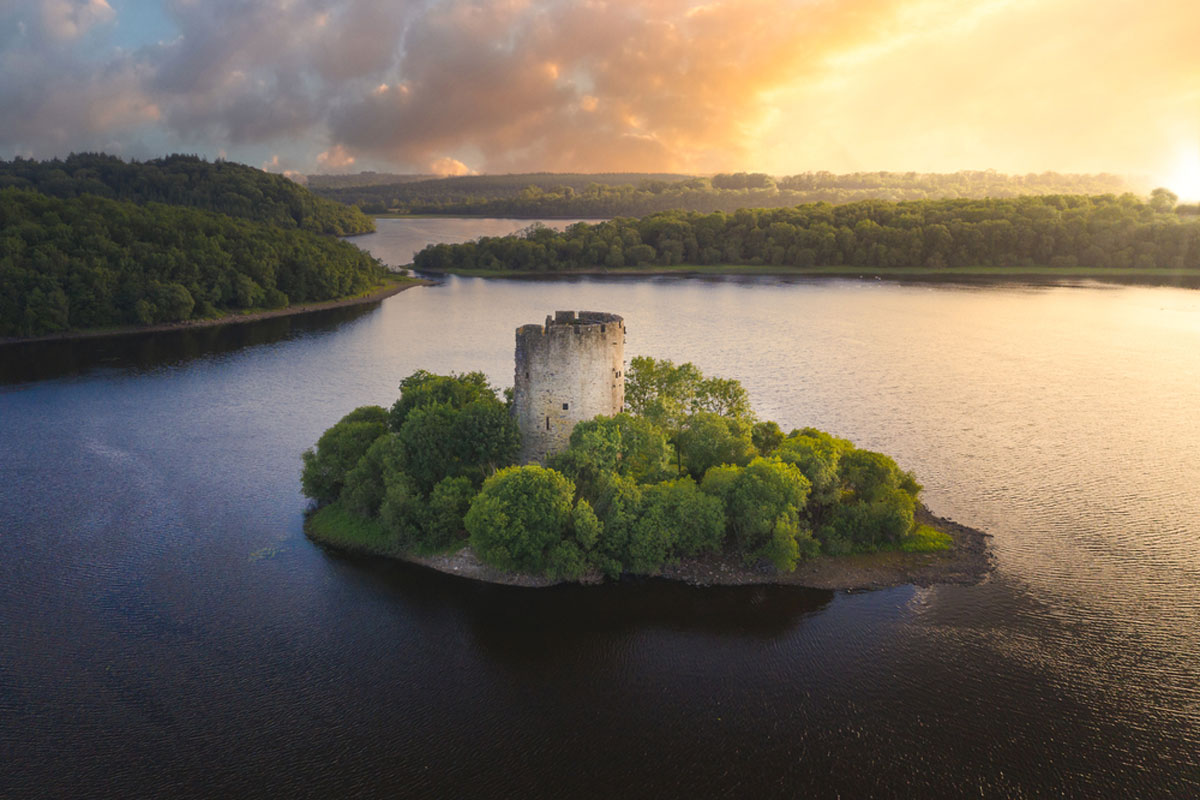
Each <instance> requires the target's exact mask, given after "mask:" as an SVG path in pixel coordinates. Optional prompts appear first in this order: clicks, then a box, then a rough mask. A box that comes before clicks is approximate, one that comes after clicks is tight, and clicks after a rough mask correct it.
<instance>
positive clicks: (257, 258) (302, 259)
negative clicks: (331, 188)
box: [0, 188, 384, 336]
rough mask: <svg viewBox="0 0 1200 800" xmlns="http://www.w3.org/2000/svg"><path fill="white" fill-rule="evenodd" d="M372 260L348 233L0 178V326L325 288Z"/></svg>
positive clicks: (307, 294) (9, 330)
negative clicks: (49, 191)
mask: <svg viewBox="0 0 1200 800" xmlns="http://www.w3.org/2000/svg"><path fill="white" fill-rule="evenodd" d="M383 274H384V268H383V266H382V265H381V264H380V263H379V262H378V261H377V260H376V259H375V258H373V257H371V256H370V255H368V254H367V253H365V252H363V251H362V250H360V249H359V248H357V247H355V246H354V245H352V244H349V243H348V242H343V241H339V240H337V239H335V238H333V237H330V236H322V235H318V234H316V233H312V232H309V231H307V230H297V229H294V228H293V229H286V228H282V227H279V226H277V225H272V224H267V223H264V222H253V221H250V220H247V219H235V218H233V217H230V216H226V215H224V214H217V213H213V212H210V211H201V210H199V209H196V208H186V207H182V206H172V205H164V204H161V203H147V204H144V205H135V204H133V203H129V202H124V201H118V200H110V199H107V198H104V197H100V196H97V195H95V194H81V195H79V196H77V197H69V198H63V197H51V196H49V195H46V194H42V193H40V192H36V191H32V190H29V189H17V188H7V189H0V336H37V335H41V334H47V333H56V332H60V331H68V330H74V329H81V328H98V327H109V326H117V325H146V324H152V323H163V322H180V321H184V320H189V319H200V318H204V317H212V316H216V315H217V314H219V313H221V312H225V311H233V310H243V309H255V308H281V307H284V306H287V305H289V304H292V303H304V302H315V301H322V300H332V299H335V298H340V297H346V296H349V295H354V294H358V293H360V292H364V291H366V290H368V289H370V288H372V287H373V286H375V285H377V284H378V283H379V282H380V280H381V278H382V277H383Z"/></svg>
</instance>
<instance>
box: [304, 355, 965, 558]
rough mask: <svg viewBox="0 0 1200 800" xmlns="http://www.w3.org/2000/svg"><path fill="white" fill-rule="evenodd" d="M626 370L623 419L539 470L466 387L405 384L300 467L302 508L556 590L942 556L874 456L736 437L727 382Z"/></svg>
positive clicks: (902, 476) (487, 390)
mask: <svg viewBox="0 0 1200 800" xmlns="http://www.w3.org/2000/svg"><path fill="white" fill-rule="evenodd" d="M633 361H634V363H635V364H636V365H637V369H636V370H631V371H630V388H631V389H632V392H631V394H630V398H631V402H630V410H629V411H627V412H623V413H621V414H618V415H616V416H613V417H605V416H600V417H596V418H595V419H592V420H586V421H583V422H580V423H579V424H577V425H576V426H575V429H574V430H573V431H572V433H571V437H570V441H569V444H568V446H567V448H566V449H565V450H564V451H563V452H562V453H559V454H558V455H556V456H555V457H554V458H552V459H551V461H550V465H549V466H548V467H543V466H539V465H525V466H516V465H513V464H512V461H513V459H514V458H515V457H516V454H517V452H518V450H519V447H518V445H519V442H518V434H517V431H516V428H515V424H514V423H513V421H512V417H511V416H510V415H509V413H508V412H509V409H508V407H507V405H506V404H505V403H503V402H501V401H500V399H499V397H498V396H497V393H496V390H495V389H494V388H492V387H491V386H489V385H488V384H487V380H486V378H485V377H484V376H483V375H482V374H480V373H466V374H452V375H434V374H432V373H429V372H425V371H423V370H420V371H417V372H415V373H413V374H412V375H409V376H408V377H407V378H405V379H404V380H403V381H401V384H400V386H401V390H402V394H401V396H400V398H399V399H398V400H397V401H396V403H395V404H394V405H393V406H392V410H391V411H390V412H385V411H384V410H383V409H382V408H380V407H377V406H369V407H364V408H361V409H357V410H355V411H354V412H351V413H350V414H349V415H347V416H346V417H344V418H343V419H342V420H341V421H340V422H338V423H337V424H336V425H334V426H333V427H332V428H330V429H329V430H328V431H326V433H325V434H324V435H323V436H322V437H321V439H320V440H319V441H318V443H317V447H316V449H315V451H314V450H310V451H308V452H306V453H305V454H304V456H303V459H304V473H303V477H302V484H303V487H304V491H305V494H307V495H308V496H309V497H311V498H312V499H313V500H314V501H316V502H317V504H318V505H330V504H337V505H339V506H340V507H341V508H342V509H344V510H347V511H349V512H351V513H352V514H355V515H358V517H360V518H362V519H366V520H377V521H378V523H379V530H381V531H384V534H383V535H385V536H388V537H391V538H390V539H389V540H388V541H389V542H391V543H392V544H394V545H397V546H400V547H401V548H403V549H408V550H415V551H418V552H423V551H431V550H439V549H445V548H448V547H461V546H463V545H464V544H466V543H468V542H469V543H470V545H471V547H472V548H473V549H474V551H475V553H476V555H477V556H478V557H479V558H480V559H481V560H482V561H484V562H485V563H488V564H490V565H492V566H495V567H497V568H499V569H504V570H510V571H519V572H525V573H536V574H544V575H548V576H550V577H555V578H566V579H577V578H580V577H583V576H585V575H588V574H605V575H608V576H610V577H616V576H619V575H621V574H623V573H631V574H641V575H653V574H655V573H657V572H659V571H660V570H661V569H663V567H664V566H666V565H668V564H672V563H676V562H678V561H680V560H681V559H694V558H706V557H714V556H718V555H719V554H722V553H725V554H729V555H733V556H736V557H740V559H741V560H742V561H743V562H744V563H745V564H746V565H750V566H754V565H770V567H773V568H774V569H776V570H780V571H789V570H792V569H794V568H795V567H796V565H797V564H798V563H799V562H800V561H801V560H803V559H806V558H812V557H814V556H816V555H818V554H822V553H824V554H829V555H840V554H845V553H850V552H858V551H872V550H878V549H880V548H890V549H904V548H914V547H917V545H919V548H918V549H931V548H933V549H936V548H938V547H944V546H945V539H944V537H943V538H941V539H936V538H934V539H931V538H930V537H929V536H924V538H922V539H921V541H920V542H917V541H916V539H915V538H914V537H918V536H919V534H918V533H917V526H916V525H915V522H914V519H915V518H914V512H915V508H916V503H917V497H918V495H919V493H920V491H921V487H920V485H919V484H918V483H917V482H916V480H915V478H914V477H913V476H912V474H911V473H908V472H905V471H903V470H901V469H900V467H899V466H897V464H896V462H895V461H893V460H892V459H891V458H889V457H888V456H886V455H883V454H882V453H874V452H871V451H867V450H861V449H858V448H856V447H855V446H854V445H853V444H852V443H851V442H849V441H847V440H845V439H839V438H836V437H833V436H831V435H829V434H828V433H824V432H822V431H818V430H816V429H813V428H804V429H801V430H795V431H792V432H791V433H789V434H787V435H786V436H785V435H784V434H783V432H782V430H781V429H780V428H779V426H778V425H777V424H775V423H773V422H770V421H757V422H756V421H754V417H753V414H752V412H751V411H750V405H749V400H748V399H747V397H746V393H745V390H744V389H743V388H742V386H741V385H740V384H739V383H738V382H737V381H734V380H728V379H717V378H706V377H705V376H704V375H703V374H702V373H701V372H700V370H698V369H697V368H696V367H695V366H694V365H692V364H682V365H679V366H676V365H674V364H672V363H671V362H670V361H657V360H655V359H652V358H635V359H633ZM714 408H719V409H723V411H724V413H722V412H721V411H716V410H712V409H714ZM664 410H669V413H668V412H667V411H664ZM639 412H640V413H639Z"/></svg>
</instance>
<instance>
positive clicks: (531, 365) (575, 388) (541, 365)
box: [513, 311, 625, 464]
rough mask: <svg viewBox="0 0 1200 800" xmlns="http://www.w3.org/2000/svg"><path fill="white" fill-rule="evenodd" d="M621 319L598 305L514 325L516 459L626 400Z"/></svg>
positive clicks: (530, 456) (544, 454)
mask: <svg viewBox="0 0 1200 800" xmlns="http://www.w3.org/2000/svg"><path fill="white" fill-rule="evenodd" d="M624 370H625V321H624V320H623V319H622V318H621V317H619V316H617V315H616V314H606V313H603V312H600V311H580V312H579V313H578V314H576V313H575V312H574V311H556V312H555V313H554V316H553V317H546V324H545V325H522V326H521V327H519V328H517V352H516V373H515V376H514V380H513V414H514V415H516V418H517V425H518V427H519V428H520V429H521V456H520V463H522V464H529V463H531V462H537V463H544V462H545V461H546V459H547V458H548V457H549V456H552V455H554V454H555V453H558V452H561V451H562V450H564V449H566V446H567V442H568V440H569V439H570V438H571V430H572V429H573V428H574V427H575V423H577V422H582V421H583V420H587V419H591V418H592V417H595V416H596V415H598V414H605V415H608V416H612V415H613V414H619V413H621V408H622V407H623V406H624V405H625V372H624Z"/></svg>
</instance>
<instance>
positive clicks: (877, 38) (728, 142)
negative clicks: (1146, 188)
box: [0, 0, 1200, 173]
mask: <svg viewBox="0 0 1200 800" xmlns="http://www.w3.org/2000/svg"><path fill="white" fill-rule="evenodd" d="M160 1H161V2H162V4H163V16H164V19H165V20H167V21H168V22H169V25H170V26H171V27H173V28H174V29H175V31H176V32H177V33H176V35H174V36H168V37H162V36H161V26H160V28H159V29H158V31H159V33H158V34H156V35H155V36H156V39H155V40H154V41H149V40H147V41H144V42H142V43H141V44H140V45H139V46H132V47H131V46H128V42H127V40H122V41H125V42H126V46H125V47H123V48H121V47H116V46H115V45H114V44H113V42H115V41H116V39H115V38H113V37H114V36H115V34H114V31H116V30H117V29H118V28H121V29H122V30H126V31H128V30H132V29H133V28H131V27H130V26H128V25H126V26H125V27H123V28H122V24H123V22H125V21H124V20H122V19H120V18H119V17H120V15H121V13H122V10H123V9H124V8H126V6H125V5H124V4H122V3H116V4H114V5H110V2H109V0H27V1H26V2H20V3H17V2H14V0H8V2H2V1H0V67H2V70H0V107H2V108H3V109H4V114H2V115H0V153H16V152H22V153H24V152H30V151H32V152H35V153H36V155H38V156H39V157H44V156H48V155H56V154H63V153H65V152H69V151H70V150H78V149H87V148H96V147H106V148H108V147H110V146H111V145H113V144H114V143H115V144H117V145H118V146H123V147H127V148H128V147H132V146H134V143H136V142H141V141H152V142H154V143H156V146H157V147H158V148H160V149H169V148H176V149H183V150H187V151H191V152H197V151H198V152H206V153H209V154H215V153H216V152H218V150H221V149H224V150H226V151H228V153H229V154H230V157H232V158H236V159H239V160H248V161H251V162H252V163H257V162H259V161H261V160H262V159H263V158H264V157H268V158H269V155H268V154H276V153H277V154H280V156H281V157H282V158H284V159H285V161H286V162H287V164H288V166H289V168H291V169H307V170H310V171H311V170H314V169H321V170H339V169H348V168H350V167H356V168H380V167H382V168H386V169H396V170H402V171H422V170H425V169H437V170H439V171H445V172H447V173H450V172H457V171H460V170H462V169H466V168H467V165H470V166H471V167H474V168H476V169H480V170H483V171H489V172H503V171H523V170H573V171H626V170H654V171H659V170H675V171H684V172H712V171H718V170H728V169H751V170H767V171H773V172H776V173H786V172H795V171H800V170H804V169H830V170H834V171H848V170H853V169H856V168H863V169H898V170H907V169H918V170H952V169H960V168H985V167H989V166H990V167H995V168H997V169H1002V170H1006V171H1018V172H1022V171H1030V170H1042V169H1050V168H1055V169H1060V170H1091V171H1098V170H1101V169H1105V170H1110V171H1148V172H1150V171H1154V170H1155V169H1156V168H1157V167H1156V165H1158V164H1159V163H1160V162H1162V161H1163V160H1168V161H1174V160H1177V156H1178V153H1179V148H1181V147H1192V148H1194V149H1198V150H1200V117H1197V108H1200V90H1198V89H1197V88H1196V87H1197V86H1200V55H1197V52H1198V51H1196V49H1195V47H1194V44H1193V42H1192V41H1191V40H1192V38H1193V37H1192V36H1191V32H1193V31H1195V30H1197V29H1200V5H1196V4H1194V3H1184V2H1179V0H1144V2H1143V3H1141V4H1140V5H1139V9H1138V13H1137V14H1136V15H1130V14H1129V13H1128V8H1127V4H1126V3H1124V2H1122V0H713V1H712V2H707V3H697V2H692V1H691V0H645V1H644V2H632V0H628V1H625V2H618V1H617V0H581V1H580V2H573V1H568V0H407V1H402V2H397V1H396V0H160ZM158 38H165V39H166V41H162V42H160V41H157V39H158ZM1164 153H1165V154H1166V155H1164ZM447 154H454V156H453V158H452V157H450V156H448V155H447ZM351 159H353V160H351Z"/></svg>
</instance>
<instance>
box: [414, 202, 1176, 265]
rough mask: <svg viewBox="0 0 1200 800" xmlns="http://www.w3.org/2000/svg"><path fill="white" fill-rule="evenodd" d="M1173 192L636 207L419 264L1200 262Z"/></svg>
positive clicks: (454, 249) (469, 246)
mask: <svg viewBox="0 0 1200 800" xmlns="http://www.w3.org/2000/svg"><path fill="white" fill-rule="evenodd" d="M1175 199H1176V198H1175V196H1174V195H1173V194H1171V193H1170V192H1168V191H1166V190H1164V189H1156V190H1155V191H1154V193H1153V194H1152V196H1151V199H1150V201H1149V202H1146V201H1143V200H1141V199H1139V198H1137V197H1135V196H1134V195H1132V194H1124V195H1120V196H1117V195H1112V194H1108V195H1100V196H1082V195H1047V196H1027V197H1015V198H1007V199H985V200H922V201H916V202H901V203H889V202H884V201H879V200H868V201H863V202H858V203H848V204H845V205H836V206H835V205H831V204H829V203H812V204H808V205H801V206H796V207H794V208H781V209H743V210H740V211H737V212H735V213H733V214H725V213H722V212H717V213H713V214H700V213H696V212H684V211H669V212H663V213H658V214H651V215H649V216H646V217H642V218H640V219H629V218H617V219H613V220H610V221H608V222H602V223H599V224H595V225H590V224H587V223H577V224H575V225H572V226H570V227H569V228H567V229H566V230H565V231H564V232H561V233H560V232H558V231H555V230H553V229H550V228H546V227H542V226H537V225H535V226H532V227H531V228H529V229H527V230H525V231H524V232H522V233H520V234H517V235H513V236H505V237H486V238H482V239H479V240H477V241H474V242H467V243H464V244H456V245H445V244H442V245H435V246H430V247H427V248H425V249H424V250H422V251H421V252H419V253H417V255H416V257H415V259H414V266H415V267H416V268H417V269H419V270H433V271H446V270H515V271H534V272H553V271H561V270H571V269H592V268H596V267H607V268H623V267H652V266H672V265H677V264H746V265H776V266H795V267H816V266H839V265H847V266H854V267H872V268H875V267H878V268H883V269H886V268H888V267H926V268H934V269H937V268H944V267H972V266H1013V267H1036V268H1050V269H1054V268H1061V267H1076V266H1083V267H1091V268H1110V267H1113V268H1125V269H1150V268H1169V269H1197V268H1200V218H1197V217H1196V216H1194V215H1187V216H1181V215H1180V214H1178V213H1176V210H1175Z"/></svg>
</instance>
